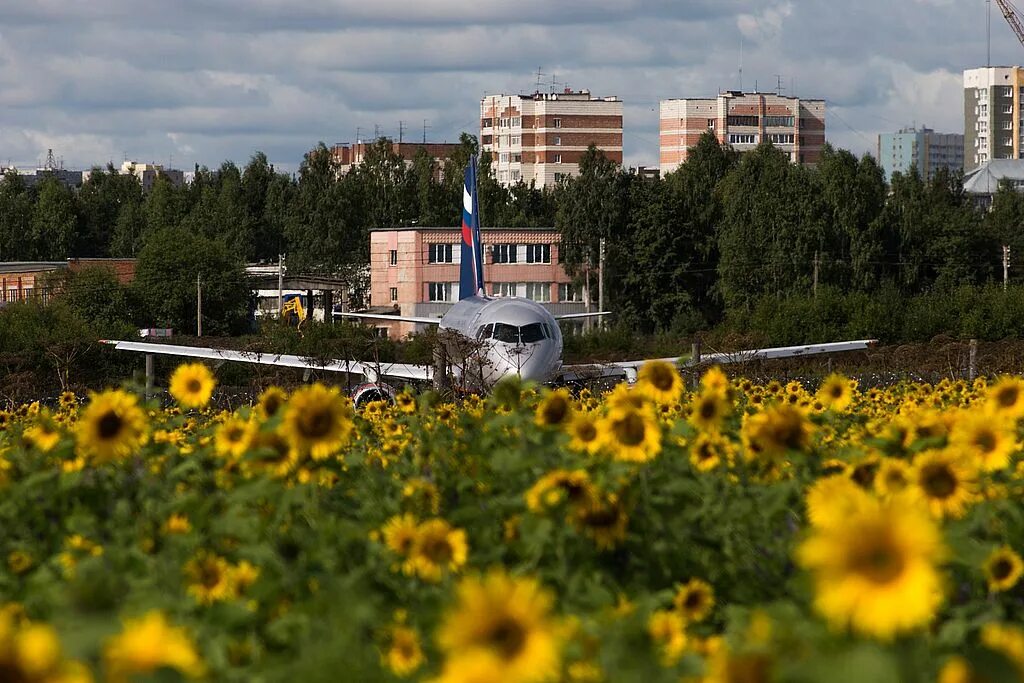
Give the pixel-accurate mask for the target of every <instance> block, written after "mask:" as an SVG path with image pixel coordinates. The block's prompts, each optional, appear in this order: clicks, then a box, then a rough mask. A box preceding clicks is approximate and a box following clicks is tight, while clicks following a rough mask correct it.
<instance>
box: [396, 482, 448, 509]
mask: <svg viewBox="0 0 1024 683" xmlns="http://www.w3.org/2000/svg"><path fill="white" fill-rule="evenodd" d="M402 498H403V500H404V501H406V502H407V503H408V504H409V505H410V506H411V507H412V508H413V509H415V510H421V511H423V513H424V514H427V513H429V514H434V515H436V514H437V513H438V512H440V510H441V492H440V491H438V490H437V487H436V486H435V485H434V484H432V483H431V482H429V481H427V480H426V479H420V478H416V479H410V480H409V481H407V482H406V483H405V485H404V486H402Z"/></svg>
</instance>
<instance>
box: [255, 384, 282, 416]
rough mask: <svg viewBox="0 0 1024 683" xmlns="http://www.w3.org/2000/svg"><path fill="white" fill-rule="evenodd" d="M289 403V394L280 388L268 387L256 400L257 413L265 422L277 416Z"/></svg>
mask: <svg viewBox="0 0 1024 683" xmlns="http://www.w3.org/2000/svg"><path fill="white" fill-rule="evenodd" d="M287 402H288V394H286V393H285V391H284V390H283V389H280V388H279V387H268V388H267V389H266V390H264V392H263V393H262V394H260V396H259V398H258V399H257V400H256V412H257V413H258V414H259V416H260V417H261V418H263V419H264V420H269V419H270V418H272V417H274V416H275V415H277V414H278V413H279V412H280V411H281V408H283V407H284V406H285V404H286V403H287Z"/></svg>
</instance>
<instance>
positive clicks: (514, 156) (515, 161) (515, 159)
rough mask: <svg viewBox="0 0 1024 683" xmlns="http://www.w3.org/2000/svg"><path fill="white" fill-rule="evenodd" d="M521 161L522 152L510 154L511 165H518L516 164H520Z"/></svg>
mask: <svg viewBox="0 0 1024 683" xmlns="http://www.w3.org/2000/svg"><path fill="white" fill-rule="evenodd" d="M522 160H523V153H522V152H513V153H512V163H513V164H518V163H520V162H522ZM516 173H517V174H518V173H519V172H518V171H516Z"/></svg>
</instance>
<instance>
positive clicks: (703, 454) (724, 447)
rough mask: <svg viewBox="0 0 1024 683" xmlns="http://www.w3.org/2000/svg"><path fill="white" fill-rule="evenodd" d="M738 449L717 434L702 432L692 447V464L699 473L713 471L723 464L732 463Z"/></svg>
mask: <svg viewBox="0 0 1024 683" xmlns="http://www.w3.org/2000/svg"><path fill="white" fill-rule="evenodd" d="M735 452H736V449H735V447H734V446H733V444H732V442H731V441H729V440H728V439H727V438H725V437H724V436H722V435H721V434H718V433H717V432H701V433H700V434H698V435H697V436H696V438H695V439H694V440H693V444H692V445H691V446H690V464H691V465H693V467H694V468H695V469H696V470H697V471H698V472H707V471H709V470H713V469H715V468H716V467H718V466H719V465H721V464H722V463H723V462H725V463H727V464H728V463H731V462H732V459H733V456H734V455H735Z"/></svg>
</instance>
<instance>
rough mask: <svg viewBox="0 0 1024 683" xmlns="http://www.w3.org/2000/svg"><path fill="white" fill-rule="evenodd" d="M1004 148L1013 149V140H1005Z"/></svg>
mask: <svg viewBox="0 0 1024 683" xmlns="http://www.w3.org/2000/svg"><path fill="white" fill-rule="evenodd" d="M1002 144H1003V147H1013V138H1003V143H1002Z"/></svg>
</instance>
